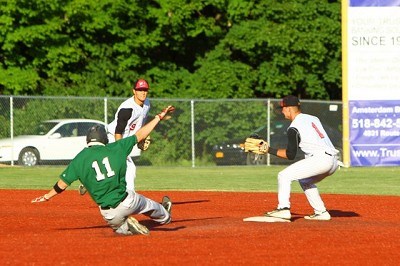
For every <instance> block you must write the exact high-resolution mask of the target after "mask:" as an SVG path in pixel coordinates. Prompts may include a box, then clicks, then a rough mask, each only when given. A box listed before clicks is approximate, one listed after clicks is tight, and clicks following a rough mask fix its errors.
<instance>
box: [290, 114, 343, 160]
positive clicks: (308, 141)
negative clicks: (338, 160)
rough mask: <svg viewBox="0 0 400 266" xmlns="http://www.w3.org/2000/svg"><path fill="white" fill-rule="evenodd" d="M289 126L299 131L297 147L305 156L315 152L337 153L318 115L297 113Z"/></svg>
mask: <svg viewBox="0 0 400 266" xmlns="http://www.w3.org/2000/svg"><path fill="white" fill-rule="evenodd" d="M291 127H292V128H295V129H296V130H297V131H298V132H299V134H300V143H299V148H300V149H301V150H302V151H303V152H304V153H305V155H306V157H309V156H312V155H313V154H317V153H325V152H327V153H329V154H331V155H336V154H337V153H338V150H336V149H335V147H334V146H333V144H332V142H331V140H330V139H329V137H328V134H326V132H325V129H324V128H323V126H322V124H321V122H320V120H319V119H318V117H316V116H312V115H308V114H303V113H301V114H298V115H297V116H296V117H295V119H294V120H293V121H292V123H291V124H290V126H289V128H291Z"/></svg>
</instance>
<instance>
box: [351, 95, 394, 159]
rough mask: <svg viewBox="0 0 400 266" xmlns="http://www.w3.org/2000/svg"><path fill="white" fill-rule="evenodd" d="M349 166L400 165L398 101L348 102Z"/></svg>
mask: <svg viewBox="0 0 400 266" xmlns="http://www.w3.org/2000/svg"><path fill="white" fill-rule="evenodd" d="M349 116H350V160H351V165H352V166H393V165H400V101H349Z"/></svg>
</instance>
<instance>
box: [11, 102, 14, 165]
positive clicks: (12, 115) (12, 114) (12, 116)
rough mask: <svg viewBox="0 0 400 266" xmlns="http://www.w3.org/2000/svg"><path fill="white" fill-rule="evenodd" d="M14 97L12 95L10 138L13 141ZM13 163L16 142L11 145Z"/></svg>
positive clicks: (12, 163) (12, 161)
mask: <svg viewBox="0 0 400 266" xmlns="http://www.w3.org/2000/svg"><path fill="white" fill-rule="evenodd" d="M13 109H14V99H13V97H12V96H11V97H10V138H11V143H13V142H14V112H13ZM11 165H14V144H13V145H12V147H11Z"/></svg>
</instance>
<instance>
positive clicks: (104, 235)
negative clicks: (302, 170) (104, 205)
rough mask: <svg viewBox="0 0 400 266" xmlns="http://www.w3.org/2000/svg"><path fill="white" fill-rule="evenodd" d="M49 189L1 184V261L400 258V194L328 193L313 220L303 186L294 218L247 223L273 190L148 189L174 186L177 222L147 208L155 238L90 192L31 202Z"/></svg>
mask: <svg viewBox="0 0 400 266" xmlns="http://www.w3.org/2000/svg"><path fill="white" fill-rule="evenodd" d="M45 192H46V191H32V190H0V201H1V202H3V203H2V206H1V208H0V210H1V216H0V219H1V227H0V235H1V243H0V264H1V265H51V264H65V265H75V264H79V265H92V264H96V265H118V264H126V265H127V264H134V265H149V264H151V265H178V264H180V265H182V264H183V265H205V264H212V265H225V264H230V265H242V264H248V265H262V264H264V265H266V264H268V265H270V264H279V265H287V264H291V265H293V264H295V265H296V264H298V265H300V264H306V263H307V264H321V265H322V264H329V265H332V264H333V265H339V264H341V265H342V264H350V263H351V264H353V265H382V264H383V265H398V264H399V262H400V253H399V250H400V222H399V221H400V212H399V210H400V197H394V196H353V195H322V196H323V199H324V200H325V203H326V205H327V206H328V208H329V210H330V213H331V215H332V220H331V221H327V222H318V221H306V220H304V219H302V216H303V215H306V214H309V213H310V211H311V209H310V207H309V206H308V203H307V202H306V199H305V196H304V195H303V194H293V195H292V199H291V201H292V213H293V219H292V223H253V222H243V221H242V219H243V218H245V217H249V216H257V215H262V214H263V212H264V211H266V210H269V209H272V208H274V207H275V205H276V194H274V193H236V192H235V193H233V192H175V191H169V192H148V191H146V192H142V194H143V195H145V196H147V197H150V198H152V199H156V200H160V199H161V197H162V196H163V195H164V194H168V195H169V196H170V197H171V199H172V201H173V203H174V205H173V223H171V224H169V225H166V226H158V225H156V224H155V223H153V222H152V221H150V220H148V219H147V218H146V217H145V216H143V215H138V216H136V218H137V219H138V220H139V221H141V222H142V223H144V224H145V225H147V226H148V227H149V228H150V230H151V234H150V236H141V235H140V236H118V235H116V234H114V233H113V232H112V230H111V229H110V228H109V227H108V226H107V225H106V223H105V222H104V221H103V219H102V217H101V215H100V213H99V211H98V208H97V207H96V206H95V204H94V203H93V201H92V200H91V199H90V197H89V196H87V195H86V196H83V197H81V196H79V195H78V193H77V192H76V191H71V190H70V191H66V192H64V193H63V194H62V195H61V196H58V197H56V198H54V199H52V200H51V201H49V202H46V203H41V204H31V203H30V200H31V199H33V198H35V197H37V196H40V195H42V194H44V193H45Z"/></svg>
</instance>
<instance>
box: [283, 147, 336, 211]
mask: <svg viewBox="0 0 400 266" xmlns="http://www.w3.org/2000/svg"><path fill="white" fill-rule="evenodd" d="M337 167H338V164H337V159H336V157H335V156H330V155H327V154H325V153H322V154H318V155H314V156H311V157H308V158H305V159H303V160H300V161H298V162H296V163H294V164H292V165H290V166H288V167H287V168H285V169H284V170H282V171H281V172H279V174H278V208H284V207H288V208H290V191H291V184H292V182H293V181H296V180H297V181H299V183H300V186H301V187H302V189H303V191H304V193H305V195H306V197H307V200H308V202H309V203H310V205H311V207H312V208H313V209H314V212H324V211H325V210H326V208H325V205H324V202H323V201H322V199H321V196H320V194H319V191H318V188H317V186H316V185H315V184H316V183H318V182H319V181H321V180H322V179H324V178H325V177H327V176H329V175H331V174H333V173H334V172H335V171H336V169H337Z"/></svg>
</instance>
